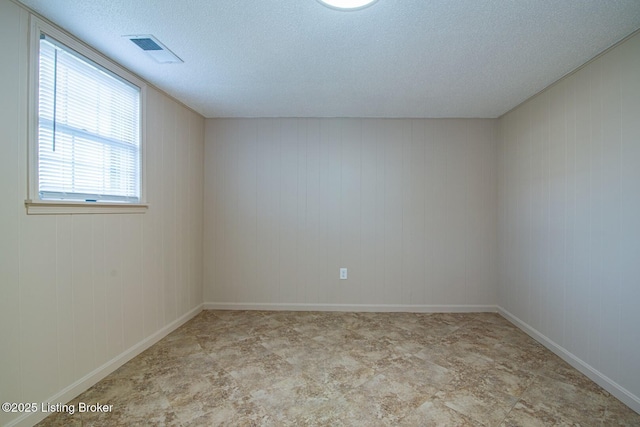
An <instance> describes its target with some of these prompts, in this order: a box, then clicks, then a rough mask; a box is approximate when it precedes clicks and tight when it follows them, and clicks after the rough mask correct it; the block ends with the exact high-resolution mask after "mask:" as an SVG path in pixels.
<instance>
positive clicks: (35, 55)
mask: <svg viewBox="0 0 640 427" xmlns="http://www.w3.org/2000/svg"><path fill="white" fill-rule="evenodd" d="M42 33H44V34H46V35H47V36H49V37H51V38H53V39H55V40H57V41H58V42H60V43H62V44H63V45H65V46H67V47H68V48H69V49H71V50H73V51H74V52H75V53H77V54H78V55H79V56H80V57H83V58H86V59H87V60H89V61H92V62H94V63H95V64H97V65H98V66H100V67H102V68H104V69H105V70H107V71H109V72H111V73H113V74H114V75H116V76H117V77H118V78H120V79H122V80H125V81H126V82H128V83H130V84H132V85H134V86H136V87H138V88H139V89H140V111H139V114H140V145H139V158H140V160H139V161H140V164H139V170H140V176H139V179H140V200H139V201H138V202H137V203H126V202H124V203H123V202H87V201H81V200H77V201H75V200H74V201H63V200H42V199H41V198H40V192H39V176H38V175H39V158H38V109H39V81H40V78H39V74H40V69H39V68H40V67H39V64H40V35H41V34H42ZM29 35H30V38H29V102H28V105H29V107H28V108H29V112H28V113H29V120H28V122H29V129H28V140H29V141H28V150H27V151H28V184H27V191H28V195H27V199H26V200H25V206H26V209H27V214H36V215H37V214H102V213H127V214H129V213H144V212H146V211H147V208H148V204H147V200H146V173H145V171H146V99H147V85H146V83H145V82H144V81H143V80H141V79H139V78H138V77H136V76H135V75H133V74H132V73H130V72H129V71H127V70H126V69H124V68H123V67H121V66H119V65H118V64H116V63H115V62H113V61H111V60H110V59H108V58H106V57H105V56H103V55H101V54H100V53H98V52H97V51H95V50H93V49H92V48H90V47H88V46H87V45H85V44H83V43H82V42H80V41H79V40H77V39H75V38H74V37H72V36H70V35H68V34H67V33H65V32H63V31H61V30H59V29H57V28H56V27H54V26H53V25H50V24H49V23H47V22H45V21H43V20H41V19H39V18H37V17H36V16H34V15H31V16H30V34H29Z"/></svg>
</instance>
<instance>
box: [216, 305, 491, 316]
mask: <svg viewBox="0 0 640 427" xmlns="http://www.w3.org/2000/svg"><path fill="white" fill-rule="evenodd" d="M204 309H205V310H261V311H352V312H399V313H400V312H402V313H495V312H497V311H498V307H497V306H495V305H416V304H298V303H291V304H289V303H236V302H205V303H204Z"/></svg>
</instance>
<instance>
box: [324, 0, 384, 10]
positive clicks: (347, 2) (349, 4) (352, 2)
mask: <svg viewBox="0 0 640 427" xmlns="http://www.w3.org/2000/svg"><path fill="white" fill-rule="evenodd" d="M318 1H319V2H320V3H322V4H323V5H325V6H328V7H331V8H333V9H339V10H356V9H362V8H364V7H367V6H371V5H372V4H373V3H375V2H376V1H378V0H318Z"/></svg>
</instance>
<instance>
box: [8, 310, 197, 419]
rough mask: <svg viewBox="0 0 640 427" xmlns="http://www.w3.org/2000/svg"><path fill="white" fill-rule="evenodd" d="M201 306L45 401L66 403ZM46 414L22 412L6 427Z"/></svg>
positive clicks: (188, 317) (43, 417) (183, 321)
mask: <svg viewBox="0 0 640 427" xmlns="http://www.w3.org/2000/svg"><path fill="white" fill-rule="evenodd" d="M203 308H204V305H203V304H200V305H198V306H197V307H196V308H194V309H192V310H190V311H189V312H187V313H185V314H184V315H182V316H180V317H179V318H177V319H176V320H174V321H173V322H171V323H169V324H168V325H167V326H165V327H164V328H162V329H160V330H159V331H157V332H155V333H154V334H152V335H150V336H148V337H147V338H145V339H143V340H142V341H140V342H139V343H137V344H135V345H134V346H133V347H131V348H129V349H127V350H125V351H124V352H122V353H120V354H119V355H117V356H116V357H114V358H113V359H111V360H109V361H108V362H106V363H105V364H103V365H102V366H100V367H98V368H96V369H94V370H93V371H92V372H90V373H88V374H87V375H85V376H84V377H82V378H80V379H79V380H78V381H76V382H74V383H73V384H71V385H69V386H68V387H66V388H64V389H62V390H61V391H59V392H58V393H56V394H54V395H53V396H51V397H49V398H48V399H47V400H46V401H45V402H50V403H57V402H62V403H66V402H68V401H70V400H72V399H74V398H75V397H77V396H78V395H79V394H80V393H82V392H84V391H85V390H87V389H88V388H89V387H91V386H93V385H94V384H96V383H97V382H98V381H100V380H102V379H103V378H104V377H106V376H107V375H109V374H110V373H112V372H113V371H115V370H116V369H118V368H119V367H121V366H122V365H124V364H125V363H127V362H128V361H129V360H131V359H133V358H134V357H136V356H137V355H139V354H140V353H142V352H143V351H145V350H146V349H148V348H149V347H151V346H152V345H154V344H155V343H157V342H158V341H160V340H161V339H162V338H164V337H166V336H167V335H169V334H170V333H171V332H173V331H174V330H176V329H178V328H179V327H180V326H182V325H183V324H185V323H186V322H188V321H189V320H191V319H192V318H194V317H195V316H196V315H197V314H198V313H200V312H201V311H202V310H203ZM48 415H50V414H48V413H42V412H34V413H30V414H24V415H23V416H21V417H19V418H16V419H15V420H13V421H11V422H10V423H9V424H7V427H14V426H16V427H22V426H24V427H27V426H32V425H35V424H36V423H38V422H40V421H42V420H43V419H45V418H46V417H47V416H48Z"/></svg>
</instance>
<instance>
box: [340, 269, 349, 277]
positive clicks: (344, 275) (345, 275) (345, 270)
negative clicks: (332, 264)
mask: <svg viewBox="0 0 640 427" xmlns="http://www.w3.org/2000/svg"><path fill="white" fill-rule="evenodd" d="M340 280H347V269H346V268H343V267H341V268H340Z"/></svg>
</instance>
